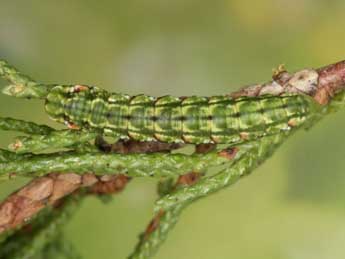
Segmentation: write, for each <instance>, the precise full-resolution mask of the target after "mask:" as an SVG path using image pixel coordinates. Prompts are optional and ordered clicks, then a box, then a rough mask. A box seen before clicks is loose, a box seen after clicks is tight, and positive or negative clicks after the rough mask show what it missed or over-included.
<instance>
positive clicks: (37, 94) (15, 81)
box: [0, 60, 51, 99]
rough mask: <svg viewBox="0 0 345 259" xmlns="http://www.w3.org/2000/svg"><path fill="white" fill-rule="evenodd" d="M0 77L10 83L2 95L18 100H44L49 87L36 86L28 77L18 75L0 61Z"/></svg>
mask: <svg viewBox="0 0 345 259" xmlns="http://www.w3.org/2000/svg"><path fill="white" fill-rule="evenodd" d="M0 77H2V78H3V79H5V80H7V81H8V82H10V85H9V86H7V87H5V88H4V89H3V91H2V92H3V93H4V94H7V95H11V96H14V97H19V98H40V99H42V98H44V97H45V96H46V95H47V94H48V92H49V89H50V88H51V86H49V85H43V84H38V83H37V82H35V81H34V80H33V79H31V78H30V77H28V76H26V75H24V74H22V73H20V72H19V71H18V70H17V69H16V68H14V67H12V66H11V65H9V64H8V63H7V62H6V61H4V60H0Z"/></svg>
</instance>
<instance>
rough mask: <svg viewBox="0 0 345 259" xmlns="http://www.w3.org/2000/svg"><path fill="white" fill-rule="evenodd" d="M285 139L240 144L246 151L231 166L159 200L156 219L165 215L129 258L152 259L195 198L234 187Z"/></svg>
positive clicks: (274, 138) (143, 236) (282, 135)
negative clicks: (161, 214)
mask: <svg viewBox="0 0 345 259" xmlns="http://www.w3.org/2000/svg"><path fill="white" fill-rule="evenodd" d="M286 137H287V134H283V133H282V134H280V135H276V136H270V137H266V138H263V139H261V140H259V141H256V142H250V143H248V144H246V145H242V146H241V147H240V150H241V148H242V151H243V149H245V152H239V154H240V155H239V156H237V159H236V160H235V161H234V163H233V164H232V165H231V166H229V167H227V168H225V169H224V170H222V171H221V172H219V173H217V174H216V175H214V176H210V177H205V178H202V179H201V180H199V181H198V182H197V183H196V184H194V185H192V186H188V187H185V188H181V189H177V190H176V191H175V192H173V193H171V194H167V195H165V196H163V197H161V198H160V199H159V200H158V201H157V203H156V206H155V208H154V211H155V214H156V216H157V215H159V213H161V212H164V214H163V216H162V217H161V218H160V220H159V222H158V226H157V227H156V229H154V231H153V232H152V233H150V234H149V235H142V237H141V239H140V241H139V243H138V245H137V246H136V249H135V251H134V252H133V254H132V255H131V256H130V257H129V258H130V259H144V258H151V257H152V256H153V255H154V254H155V253H156V252H157V251H158V248H159V247H160V245H161V244H162V243H163V242H164V241H165V239H166V237H167V235H168V233H169V231H170V230H172V229H173V227H174V226H175V224H176V223H177V221H178V219H179V216H180V214H181V213H182V211H183V209H184V208H186V207H187V206H188V205H190V204H192V203H193V202H194V201H195V200H197V199H200V198H202V197H205V196H208V195H209V194H211V193H214V192H217V191H219V190H221V189H223V188H225V187H227V186H230V185H232V184H234V183H235V182H237V180H239V179H240V178H241V177H242V176H245V175H247V174H248V173H250V172H251V171H252V170H253V169H255V168H256V167H257V166H259V165H260V164H261V163H262V162H263V161H264V160H265V159H266V158H268V157H269V156H270V155H271V154H272V153H273V151H274V150H275V149H276V148H277V147H278V146H279V145H280V144H281V143H282V142H283V141H284V140H285V139H286ZM244 147H246V148H244Z"/></svg>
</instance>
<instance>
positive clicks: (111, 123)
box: [45, 85, 317, 144]
mask: <svg viewBox="0 0 345 259" xmlns="http://www.w3.org/2000/svg"><path fill="white" fill-rule="evenodd" d="M316 106H317V105H316V103H315V102H314V101H313V100H312V99H311V98H310V97H307V96H303V95H297V94H284V95H280V96H272V95H265V96H260V97H255V98H253V97H241V98H236V99H234V98H232V97H230V96H226V95H224V96H213V97H197V96H192V97H180V98H179V97H173V96H163V97H159V98H155V97H151V96H147V95H138V96H133V97H131V96H128V95H125V94H116V93H108V92H106V91H105V90H102V89H99V88H96V87H89V86H81V85H76V86H55V87H54V88H52V90H51V91H50V92H49V94H48V95H47V97H46V104H45V109H46V111H47V113H48V114H49V115H50V117H52V119H54V120H56V121H59V122H63V123H67V124H68V125H70V127H72V128H75V127H78V128H79V127H84V128H85V127H87V128H97V129H104V132H105V133H107V134H108V135H109V134H110V135H113V136H116V137H119V138H130V139H134V140H139V141H153V140H158V141H161V142H169V143H172V142H175V143H192V144H200V143H224V144H225V143H235V142H240V141H243V140H251V139H256V138H259V137H263V136H265V135H272V134H277V133H279V132H281V131H288V130H290V129H291V128H293V127H298V126H300V125H301V124H302V123H303V122H304V121H305V120H306V119H307V118H308V116H309V114H311V111H312V110H313V109H314V108H313V107H316Z"/></svg>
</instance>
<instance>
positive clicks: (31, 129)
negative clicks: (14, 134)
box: [0, 117, 54, 135]
mask: <svg viewBox="0 0 345 259" xmlns="http://www.w3.org/2000/svg"><path fill="white" fill-rule="evenodd" d="M0 129H1V130H9V131H20V132H24V133H27V134H35V135H36V134H38V135H44V134H49V133H50V132H52V131H54V129H53V128H51V127H49V126H47V125H39V124H36V123H33V122H30V121H23V120H18V119H12V118H4V117H0Z"/></svg>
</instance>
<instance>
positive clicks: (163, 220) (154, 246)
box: [129, 205, 183, 259]
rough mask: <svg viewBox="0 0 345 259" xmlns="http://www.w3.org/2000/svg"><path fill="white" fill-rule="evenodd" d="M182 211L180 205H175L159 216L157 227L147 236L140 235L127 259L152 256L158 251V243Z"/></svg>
mask: <svg viewBox="0 0 345 259" xmlns="http://www.w3.org/2000/svg"><path fill="white" fill-rule="evenodd" d="M182 211H183V206H182V205H177V206H175V207H174V208H172V209H171V210H168V211H166V212H165V213H164V214H163V215H162V216H161V217H160V220H159V225H158V226H157V228H156V229H155V230H154V231H153V232H152V233H151V234H150V235H148V236H147V237H145V235H142V236H141V238H140V241H139V243H138V245H137V247H136V249H135V250H134V252H133V253H132V254H131V255H130V256H129V259H147V258H152V256H153V255H154V254H155V253H156V252H157V251H158V249H159V247H160V245H161V244H162V243H163V242H164V241H165V240H166V238H167V236H168V234H169V232H170V230H172V229H173V228H174V226H175V225H176V223H177V221H178V220H179V217H180V215H181V212H182Z"/></svg>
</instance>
